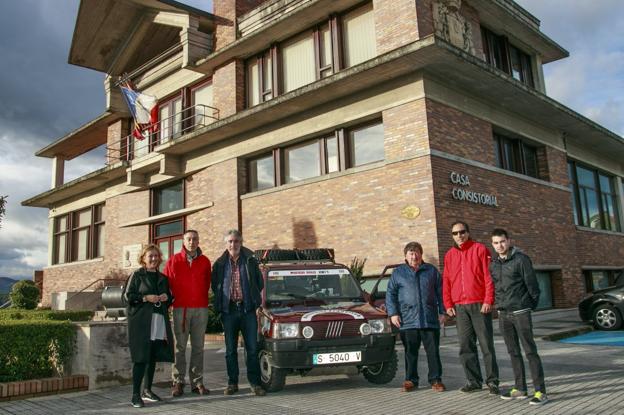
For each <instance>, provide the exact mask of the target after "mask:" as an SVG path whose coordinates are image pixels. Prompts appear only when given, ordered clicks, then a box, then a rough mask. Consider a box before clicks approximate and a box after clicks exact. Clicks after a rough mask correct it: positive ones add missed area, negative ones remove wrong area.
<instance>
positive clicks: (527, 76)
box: [481, 27, 535, 87]
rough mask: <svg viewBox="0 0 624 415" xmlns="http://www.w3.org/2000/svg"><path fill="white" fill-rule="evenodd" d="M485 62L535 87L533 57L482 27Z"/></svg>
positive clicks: (503, 37)
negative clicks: (532, 66)
mask: <svg viewBox="0 0 624 415" xmlns="http://www.w3.org/2000/svg"><path fill="white" fill-rule="evenodd" d="M481 37H482V39H483V53H484V54H485V60H486V62H487V63H488V64H490V65H492V66H493V67H495V68H497V69H500V70H501V71H503V72H505V73H507V74H509V75H511V76H512V77H514V78H515V79H517V80H518V81H520V82H522V83H524V84H526V85H528V86H530V87H533V86H534V85H535V84H534V82H533V70H532V68H531V56H530V55H528V54H526V53H524V52H523V51H521V50H520V49H519V48H517V47H516V46H514V45H512V44H511V43H509V40H508V39H507V37H505V36H501V35H497V34H496V33H494V32H492V31H490V30H489V29H486V28H485V27H481Z"/></svg>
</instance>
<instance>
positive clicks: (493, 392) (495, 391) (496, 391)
mask: <svg viewBox="0 0 624 415" xmlns="http://www.w3.org/2000/svg"><path fill="white" fill-rule="evenodd" d="M488 389H489V390H490V395H496V396H498V395H500V390H499V389H498V385H495V384H493V383H490V384H489V385H488Z"/></svg>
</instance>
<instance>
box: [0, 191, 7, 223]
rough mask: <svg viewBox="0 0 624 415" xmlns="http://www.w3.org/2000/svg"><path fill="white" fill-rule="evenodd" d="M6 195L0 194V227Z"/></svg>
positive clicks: (4, 210) (4, 211) (4, 209)
mask: <svg viewBox="0 0 624 415" xmlns="http://www.w3.org/2000/svg"><path fill="white" fill-rule="evenodd" d="M7 197H8V196H0V228H1V227H2V218H3V217H4V214H5V213H6V203H7Z"/></svg>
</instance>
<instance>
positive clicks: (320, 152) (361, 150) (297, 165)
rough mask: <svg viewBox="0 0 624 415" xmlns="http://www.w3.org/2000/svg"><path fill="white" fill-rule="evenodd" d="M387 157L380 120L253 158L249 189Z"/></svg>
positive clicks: (250, 165) (250, 167) (250, 161)
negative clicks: (385, 155)
mask: <svg viewBox="0 0 624 415" xmlns="http://www.w3.org/2000/svg"><path fill="white" fill-rule="evenodd" d="M383 159H384V129H383V124H382V123H381V122H379V121H377V122H374V123H367V124H364V125H360V126H357V127H353V128H348V129H344V128H340V129H337V130H335V131H334V132H333V133H332V134H328V135H326V136H322V137H320V138H316V139H312V140H307V141H303V142H300V143H297V144H294V145H291V146H287V147H282V148H276V149H274V150H273V151H272V152H271V153H269V154H266V153H265V154H263V155H261V156H259V157H255V158H253V159H251V160H249V163H248V169H249V186H248V188H249V191H252V192H255V191H258V190H263V189H268V188H271V187H274V186H279V185H282V184H286V183H294V182H297V181H300V180H304V179H308V178H311V177H317V176H321V175H324V174H329V173H333V172H336V171H340V170H344V169H346V168H351V167H356V166H360V165H364V164H368V163H373V162H376V161H380V160H383Z"/></svg>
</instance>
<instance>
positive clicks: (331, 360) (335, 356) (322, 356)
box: [312, 352, 362, 365]
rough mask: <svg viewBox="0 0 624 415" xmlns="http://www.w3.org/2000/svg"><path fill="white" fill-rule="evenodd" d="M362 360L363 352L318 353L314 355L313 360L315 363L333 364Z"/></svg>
mask: <svg viewBox="0 0 624 415" xmlns="http://www.w3.org/2000/svg"><path fill="white" fill-rule="evenodd" d="M361 361H362V352H340V353H316V354H314V355H312V362H313V363H314V364H315V365H333V364H338V363H351V362H361Z"/></svg>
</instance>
